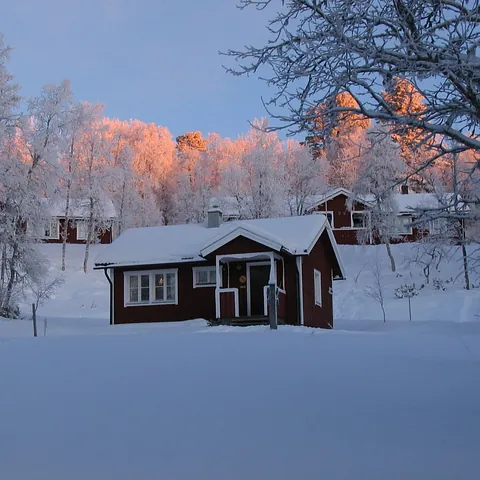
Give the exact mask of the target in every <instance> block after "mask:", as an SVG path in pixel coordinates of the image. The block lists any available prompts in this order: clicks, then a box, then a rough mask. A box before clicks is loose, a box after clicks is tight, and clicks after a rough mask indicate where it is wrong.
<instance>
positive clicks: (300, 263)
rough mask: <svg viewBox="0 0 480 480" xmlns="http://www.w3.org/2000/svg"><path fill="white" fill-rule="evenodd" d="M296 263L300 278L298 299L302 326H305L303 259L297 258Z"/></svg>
mask: <svg viewBox="0 0 480 480" xmlns="http://www.w3.org/2000/svg"><path fill="white" fill-rule="evenodd" d="M296 263H297V272H298V278H299V281H298V283H299V285H298V286H299V290H300V291H299V292H298V299H299V306H298V308H299V310H300V318H299V320H300V325H305V317H304V312H303V258H302V257H300V256H299V257H296Z"/></svg>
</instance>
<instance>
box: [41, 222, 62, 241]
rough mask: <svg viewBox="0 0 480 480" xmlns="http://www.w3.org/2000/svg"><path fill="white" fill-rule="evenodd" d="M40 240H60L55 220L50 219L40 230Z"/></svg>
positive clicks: (57, 224)
mask: <svg viewBox="0 0 480 480" xmlns="http://www.w3.org/2000/svg"><path fill="white" fill-rule="evenodd" d="M42 238H45V239H48V238H55V239H58V238H60V232H59V223H58V220H57V219H56V218H52V219H51V220H50V221H49V222H47V224H46V225H45V227H44V228H43V230H42Z"/></svg>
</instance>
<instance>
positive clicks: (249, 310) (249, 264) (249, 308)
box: [247, 255, 277, 317]
mask: <svg viewBox="0 0 480 480" xmlns="http://www.w3.org/2000/svg"><path fill="white" fill-rule="evenodd" d="M272 262H273V264H274V265H275V262H274V260H273V255H272V257H271V259H270V261H268V262H247V316H248V317H251V316H252V298H251V292H252V289H251V285H250V268H251V267H252V266H254V267H262V266H267V265H270V278H269V283H270V280H271V276H272ZM273 268H274V270H276V268H275V267H273ZM276 284H277V280H276V276H275V285H276Z"/></svg>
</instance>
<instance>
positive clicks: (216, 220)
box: [207, 205, 222, 228]
mask: <svg viewBox="0 0 480 480" xmlns="http://www.w3.org/2000/svg"><path fill="white" fill-rule="evenodd" d="M221 224H222V209H221V208H220V207H218V206H216V205H214V206H212V207H211V208H209V209H208V211H207V227H208V228H218V227H219V226H220V225H221Z"/></svg>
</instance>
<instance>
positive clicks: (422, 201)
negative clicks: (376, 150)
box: [307, 188, 453, 214]
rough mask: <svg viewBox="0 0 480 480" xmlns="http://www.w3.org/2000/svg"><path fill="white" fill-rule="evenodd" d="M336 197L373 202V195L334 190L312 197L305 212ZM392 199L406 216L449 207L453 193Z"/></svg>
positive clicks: (416, 194) (397, 194)
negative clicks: (341, 196)
mask: <svg viewBox="0 0 480 480" xmlns="http://www.w3.org/2000/svg"><path fill="white" fill-rule="evenodd" d="M338 195H345V196H347V197H350V198H353V199H355V201H357V202H362V203H364V204H365V205H368V204H372V203H373V202H374V200H375V198H374V196H373V195H363V196H358V195H355V194H354V193H353V192H351V191H350V190H347V189H346V188H334V189H333V190H330V191H328V192H327V193H325V194H322V195H315V196H312V197H311V202H310V206H309V207H308V208H307V211H311V210H313V209H314V208H315V207H317V206H318V205H322V204H323V203H325V202H327V201H328V200H331V199H332V198H335V197H337V196H338ZM394 197H395V201H396V202H397V205H398V212H399V213H403V214H406V213H412V212H414V211H415V210H418V209H428V208H439V207H441V206H442V205H449V204H450V203H451V200H452V198H453V193H444V194H443V195H440V196H439V195H437V194H434V193H396V194H395V196H394Z"/></svg>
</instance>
